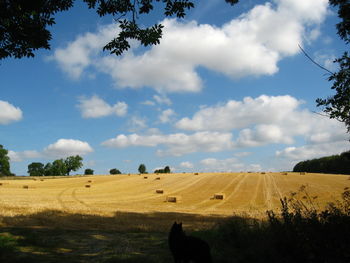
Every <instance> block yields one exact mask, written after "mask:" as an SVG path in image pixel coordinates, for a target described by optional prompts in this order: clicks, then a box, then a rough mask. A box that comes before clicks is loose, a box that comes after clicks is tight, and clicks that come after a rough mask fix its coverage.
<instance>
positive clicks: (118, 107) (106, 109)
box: [77, 95, 128, 118]
mask: <svg viewBox="0 0 350 263" xmlns="http://www.w3.org/2000/svg"><path fill="white" fill-rule="evenodd" d="M77 107H78V108H79V109H80V111H81V114H82V116H83V118H101V117H105V116H108V115H117V116H120V117H121V116H125V115H126V113H127V110H128V105H127V104H126V103H125V102H119V101H118V102H117V103H116V104H114V105H112V106H111V105H109V104H108V103H107V102H105V101H104V100H103V99H101V98H99V97H98V96H96V95H94V96H92V97H91V98H85V97H81V98H80V99H79V104H78V105H77Z"/></svg>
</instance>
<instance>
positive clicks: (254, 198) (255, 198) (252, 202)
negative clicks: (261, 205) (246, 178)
mask: <svg viewBox="0 0 350 263" xmlns="http://www.w3.org/2000/svg"><path fill="white" fill-rule="evenodd" d="M265 175H266V174H264V175H262V174H259V175H258V176H259V178H258V182H257V184H256V187H255V189H254V194H253V195H252V198H251V199H250V202H249V204H250V206H254V205H256V204H257V203H258V195H259V192H260V191H259V189H260V186H261V185H262V183H263V176H265Z"/></svg>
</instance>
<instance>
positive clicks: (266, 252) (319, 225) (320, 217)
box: [209, 187, 350, 263]
mask: <svg viewBox="0 0 350 263" xmlns="http://www.w3.org/2000/svg"><path fill="white" fill-rule="evenodd" d="M315 200H316V199H315V197H311V196H309V195H308V193H307V191H306V189H305V187H302V188H301V189H300V190H299V192H297V193H293V194H292V195H291V197H289V198H284V199H281V212H280V213H279V214H276V213H275V212H273V211H268V212H267V220H265V221H261V220H257V219H251V218H242V217H233V218H231V219H229V220H227V221H226V222H225V223H222V224H220V225H218V226H217V227H216V228H215V229H214V230H212V233H210V234H209V240H211V241H210V243H211V246H212V252H213V258H215V259H216V262H247V263H248V262H269V263H274V262H276V263H277V262H278V263H280V262H281V263H292V262H293V263H294V262H310V263H326V262H334V263H343V262H350V191H345V192H344V193H343V194H342V199H341V201H337V202H335V203H330V204H329V205H328V206H327V208H326V209H324V210H322V211H319V210H318V209H316V207H317V205H316V204H315V202H316V201H315Z"/></svg>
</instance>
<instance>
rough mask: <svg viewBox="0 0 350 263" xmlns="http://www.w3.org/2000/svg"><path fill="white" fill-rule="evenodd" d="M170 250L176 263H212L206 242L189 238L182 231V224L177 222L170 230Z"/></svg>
mask: <svg viewBox="0 0 350 263" xmlns="http://www.w3.org/2000/svg"><path fill="white" fill-rule="evenodd" d="M168 242H169V248H170V251H171V253H172V254H173V257H174V261H175V263H189V262H194V263H211V262H212V260H211V255H210V247H209V245H208V243H207V242H205V241H204V240H202V239H200V238H197V237H193V236H187V235H186V234H185V232H184V231H183V229H182V223H179V224H177V223H176V222H175V223H174V224H173V226H172V227H171V229H170V233H169V237H168Z"/></svg>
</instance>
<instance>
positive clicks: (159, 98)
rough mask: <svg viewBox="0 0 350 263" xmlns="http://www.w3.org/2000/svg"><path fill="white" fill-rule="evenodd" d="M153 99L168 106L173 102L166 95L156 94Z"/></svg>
mask: <svg viewBox="0 0 350 263" xmlns="http://www.w3.org/2000/svg"><path fill="white" fill-rule="evenodd" d="M153 99H154V100H155V101H156V102H157V103H158V104H166V105H168V106H170V105H171V104H172V102H171V100H170V99H169V98H168V97H167V96H165V95H162V96H160V95H154V96H153Z"/></svg>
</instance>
